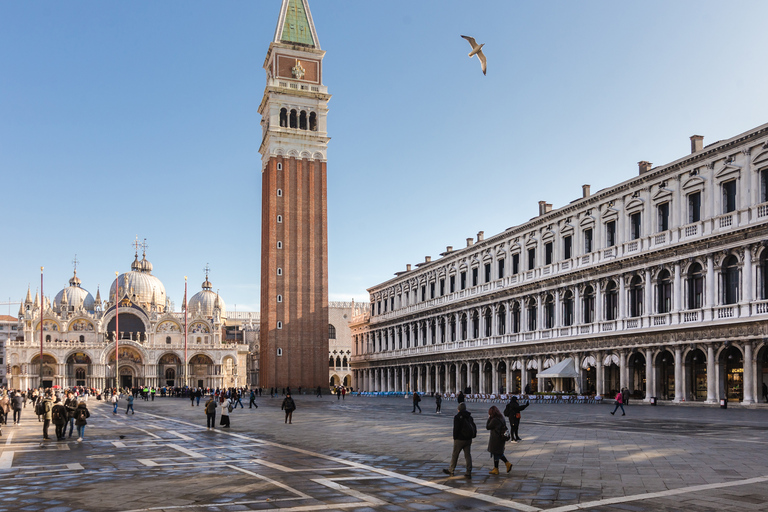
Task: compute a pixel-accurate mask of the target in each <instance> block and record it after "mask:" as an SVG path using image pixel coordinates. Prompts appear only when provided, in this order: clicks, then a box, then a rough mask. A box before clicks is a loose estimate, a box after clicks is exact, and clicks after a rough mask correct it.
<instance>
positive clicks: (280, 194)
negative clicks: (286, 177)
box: [277, 188, 283, 197]
mask: <svg viewBox="0 0 768 512" xmlns="http://www.w3.org/2000/svg"><path fill="white" fill-rule="evenodd" d="M277 197H283V189H281V188H279V189H277Z"/></svg>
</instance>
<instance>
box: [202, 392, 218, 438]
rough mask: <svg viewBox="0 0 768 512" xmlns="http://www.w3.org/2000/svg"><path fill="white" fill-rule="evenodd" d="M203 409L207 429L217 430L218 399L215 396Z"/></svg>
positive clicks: (209, 399)
mask: <svg viewBox="0 0 768 512" xmlns="http://www.w3.org/2000/svg"><path fill="white" fill-rule="evenodd" d="M203 409H204V410H205V417H206V427H207V429H208V430H211V429H212V428H216V398H214V396H213V395H211V397H210V398H208V401H207V402H205V406H204V407H203Z"/></svg>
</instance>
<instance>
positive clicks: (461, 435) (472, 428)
mask: <svg viewBox="0 0 768 512" xmlns="http://www.w3.org/2000/svg"><path fill="white" fill-rule="evenodd" d="M458 411H459V412H458V414H456V416H454V417H453V452H452V453H451V465H450V466H448V469H443V473H445V474H446V475H448V476H453V471H454V470H455V469H456V463H457V462H458V461H459V454H460V453H461V452H462V451H463V452H464V462H465V464H466V468H467V470H466V472H465V473H464V476H465V477H467V478H470V477H471V476H472V453H471V450H472V439H473V438H475V437H477V426H476V425H475V420H474V419H472V414H471V413H470V412H469V411H468V410H467V404H465V403H464V402H462V403H460V404H459V407H458Z"/></svg>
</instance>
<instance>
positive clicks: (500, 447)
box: [485, 405, 512, 475]
mask: <svg viewBox="0 0 768 512" xmlns="http://www.w3.org/2000/svg"><path fill="white" fill-rule="evenodd" d="M485 429H486V430H490V431H491V435H490V437H489V438H488V451H489V452H490V453H491V456H492V457H493V469H492V470H491V474H492V475H498V474H499V460H503V461H504V464H506V466H507V473H509V472H510V471H511V470H512V463H511V462H509V461H508V460H507V458H506V457H505V456H504V445H505V444H506V442H507V439H508V435H509V433H508V431H507V422H506V421H504V416H503V415H502V414H501V411H500V410H499V408H498V407H496V406H495V405H494V406H493V407H491V408H490V409H488V421H487V422H486V423H485Z"/></svg>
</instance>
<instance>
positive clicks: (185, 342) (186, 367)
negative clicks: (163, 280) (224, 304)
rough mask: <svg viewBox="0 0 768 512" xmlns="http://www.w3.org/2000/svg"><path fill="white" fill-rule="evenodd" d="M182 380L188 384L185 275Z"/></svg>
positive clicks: (185, 281)
mask: <svg viewBox="0 0 768 512" xmlns="http://www.w3.org/2000/svg"><path fill="white" fill-rule="evenodd" d="M184 381H185V382H186V385H187V386H189V362H188V359H187V276H184Z"/></svg>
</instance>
